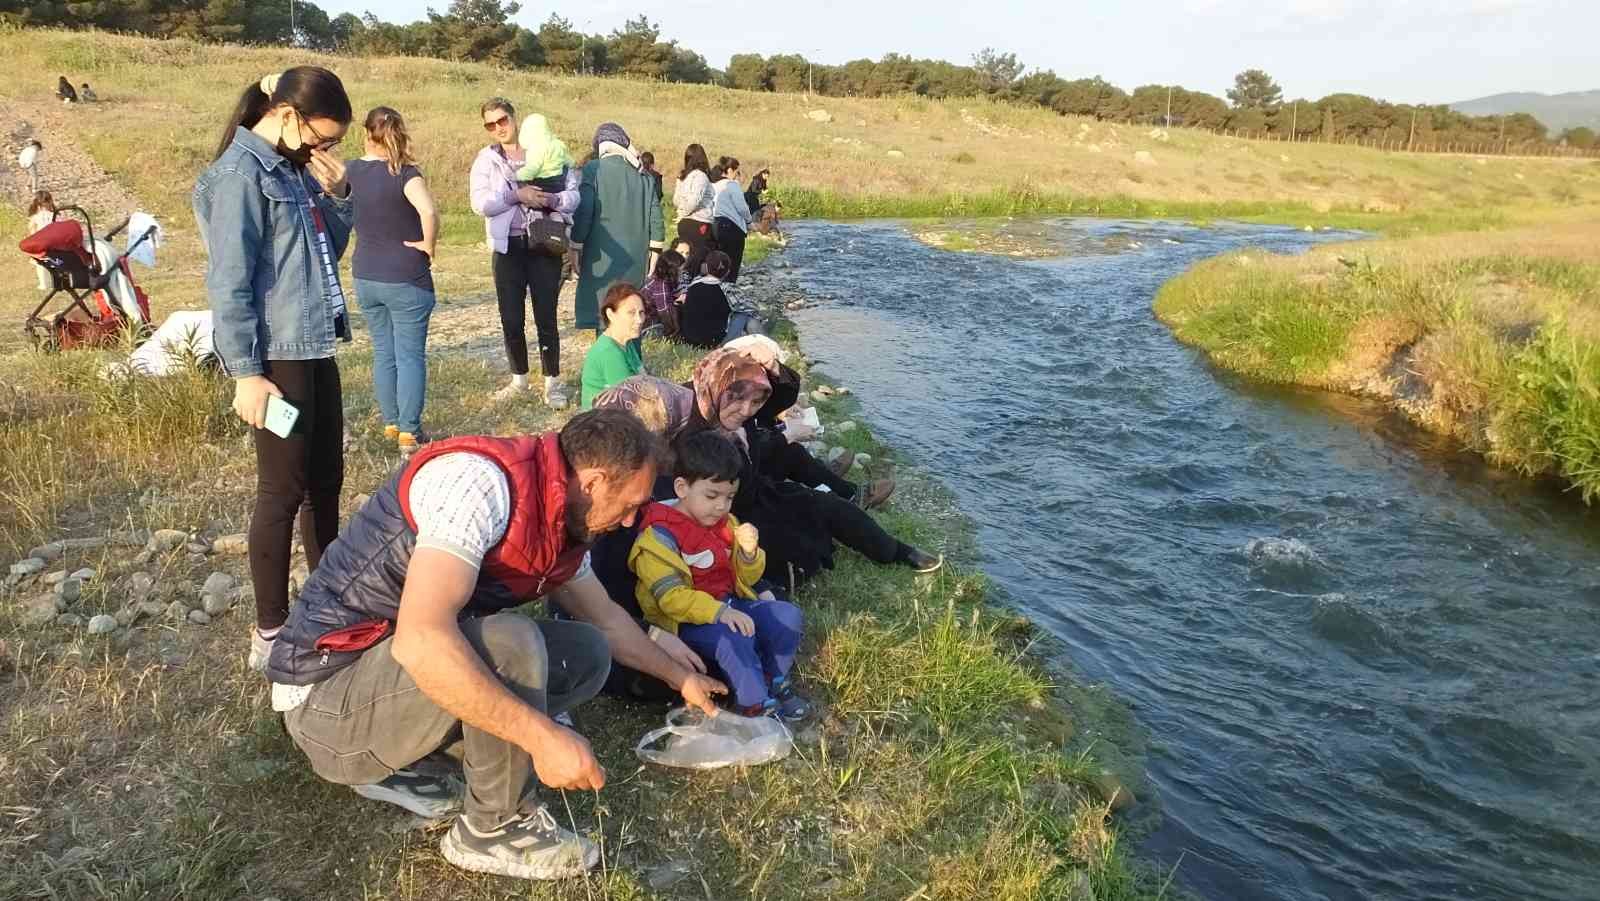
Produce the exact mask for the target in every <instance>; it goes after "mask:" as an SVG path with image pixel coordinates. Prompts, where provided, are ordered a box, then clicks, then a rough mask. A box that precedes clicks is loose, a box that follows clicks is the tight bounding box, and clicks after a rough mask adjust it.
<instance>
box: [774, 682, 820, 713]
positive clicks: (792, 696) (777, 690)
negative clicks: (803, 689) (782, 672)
mask: <svg viewBox="0 0 1600 901" xmlns="http://www.w3.org/2000/svg"><path fill="white" fill-rule="evenodd" d="M772 699H773V700H774V701H776V702H777V714H778V718H779V719H781V720H783V721H784V722H786V723H798V722H800V721H801V720H803V719H806V718H807V717H809V716H811V711H812V704H811V701H810V699H808V698H804V697H801V696H800V695H799V694H798V693H796V692H795V690H794V683H793V682H790V681H789V680H788V678H782V679H774V680H772Z"/></svg>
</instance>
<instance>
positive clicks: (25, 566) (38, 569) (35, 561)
mask: <svg viewBox="0 0 1600 901" xmlns="http://www.w3.org/2000/svg"><path fill="white" fill-rule="evenodd" d="M44 565H45V561H43V560H41V559H39V558H38V557H27V558H25V559H22V560H18V561H17V562H16V563H13V564H11V574H12V575H13V576H33V575H38V574H39V573H42V572H44Z"/></svg>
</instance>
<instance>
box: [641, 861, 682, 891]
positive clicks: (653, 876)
mask: <svg viewBox="0 0 1600 901" xmlns="http://www.w3.org/2000/svg"><path fill="white" fill-rule="evenodd" d="M693 870H694V865H693V864H691V863H689V862H688V861H686V860H674V861H673V862H671V863H669V864H666V865H664V866H659V867H656V868H655V869H653V870H651V871H650V872H649V873H647V874H645V877H644V881H645V882H646V883H648V884H649V886H650V889H651V891H657V892H660V891H665V890H667V889H669V888H671V887H673V886H674V885H677V884H678V883H679V882H681V881H683V879H684V878H685V877H687V876H688V875H689V874H690V873H691V872H693Z"/></svg>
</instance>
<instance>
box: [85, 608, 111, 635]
mask: <svg viewBox="0 0 1600 901" xmlns="http://www.w3.org/2000/svg"><path fill="white" fill-rule="evenodd" d="M115 631H117V618H116V617H114V616H108V615H106V614H104V613H97V614H95V615H94V616H91V617H89V634H90V635H104V634H106V633H107V632H115Z"/></svg>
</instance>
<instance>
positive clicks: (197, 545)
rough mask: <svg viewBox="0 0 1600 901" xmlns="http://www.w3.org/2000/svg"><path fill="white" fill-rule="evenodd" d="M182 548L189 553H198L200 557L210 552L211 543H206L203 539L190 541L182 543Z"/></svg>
mask: <svg viewBox="0 0 1600 901" xmlns="http://www.w3.org/2000/svg"><path fill="white" fill-rule="evenodd" d="M183 549H184V550H186V551H188V552H189V553H191V554H199V555H200V556H202V557H204V556H205V555H206V554H209V553H211V545H209V544H207V543H206V542H204V541H191V542H189V543H188V544H186V545H184V546H183Z"/></svg>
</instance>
